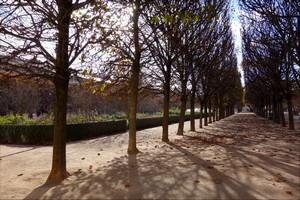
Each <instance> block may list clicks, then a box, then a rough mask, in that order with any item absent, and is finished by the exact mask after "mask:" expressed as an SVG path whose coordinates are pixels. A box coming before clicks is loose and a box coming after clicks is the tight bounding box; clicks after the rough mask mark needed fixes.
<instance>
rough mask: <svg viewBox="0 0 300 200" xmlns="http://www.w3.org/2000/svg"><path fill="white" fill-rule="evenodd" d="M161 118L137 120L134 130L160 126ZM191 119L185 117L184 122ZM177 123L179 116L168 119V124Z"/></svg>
mask: <svg viewBox="0 0 300 200" xmlns="http://www.w3.org/2000/svg"><path fill="white" fill-rule="evenodd" d="M199 117H200V116H199V115H196V116H195V118H199ZM162 119H163V118H162V117H154V118H143V119H137V122H136V123H137V124H136V128H137V129H138V130H142V129H146V128H152V127H157V126H162ZM190 119H191V116H190V115H186V116H185V119H184V120H185V121H188V120H190ZM178 122H179V116H170V117H169V124H174V123H178Z"/></svg>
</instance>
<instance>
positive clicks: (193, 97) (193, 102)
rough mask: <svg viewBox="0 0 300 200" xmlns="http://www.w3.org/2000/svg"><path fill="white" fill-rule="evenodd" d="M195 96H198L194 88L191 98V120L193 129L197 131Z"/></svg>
mask: <svg viewBox="0 0 300 200" xmlns="http://www.w3.org/2000/svg"><path fill="white" fill-rule="evenodd" d="M195 98H196V91H195V90H192V94H191V99H190V104H191V105H190V106H191V120H190V126H191V127H190V128H191V131H196V127H195Z"/></svg>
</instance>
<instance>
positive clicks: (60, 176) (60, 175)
mask: <svg viewBox="0 0 300 200" xmlns="http://www.w3.org/2000/svg"><path fill="white" fill-rule="evenodd" d="M69 176H70V174H69V173H68V172H67V171H65V172H60V171H58V172H53V171H51V173H50V174H49V176H48V178H47V181H46V183H50V184H51V183H60V182H62V181H63V180H65V179H66V178H68V177H69Z"/></svg>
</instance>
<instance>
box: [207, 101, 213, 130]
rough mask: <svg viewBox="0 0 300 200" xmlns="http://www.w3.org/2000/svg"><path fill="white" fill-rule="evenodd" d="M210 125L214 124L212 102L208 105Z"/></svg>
mask: <svg viewBox="0 0 300 200" xmlns="http://www.w3.org/2000/svg"><path fill="white" fill-rule="evenodd" d="M208 110H209V113H208V123H209V124H211V123H212V109H211V102H210V101H209V103H208Z"/></svg>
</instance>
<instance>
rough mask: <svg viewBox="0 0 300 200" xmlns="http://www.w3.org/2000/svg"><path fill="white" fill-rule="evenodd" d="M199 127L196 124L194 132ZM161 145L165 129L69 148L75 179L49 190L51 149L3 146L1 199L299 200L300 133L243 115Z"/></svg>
mask: <svg viewBox="0 0 300 200" xmlns="http://www.w3.org/2000/svg"><path fill="white" fill-rule="evenodd" d="M196 125H197V124H196ZM176 129H177V124H174V125H170V139H171V141H170V143H168V144H166V143H162V142H161V141H160V137H161V127H158V128H152V129H146V130H142V131H139V132H138V134H137V135H138V148H139V150H140V151H142V153H140V154H138V155H137V156H128V155H127V153H126V150H127V149H126V148H127V139H128V133H123V134H118V135H114V136H107V137H102V138H97V139H92V140H87V141H80V142H74V143H70V144H68V145H67V167H68V171H69V172H70V173H71V174H72V176H70V177H69V178H68V179H67V180H65V181H63V182H62V183H61V184H59V185H43V183H44V182H45V180H46V178H47V175H48V174H49V170H50V167H51V154H52V148H51V147H40V146H16V145H0V159H1V160H0V198H1V199H24V198H26V199H37V198H40V199H300V194H299V190H300V178H299V177H300V153H299V152H300V149H299V148H300V147H299V146H300V138H299V134H298V135H297V131H298V133H299V129H298V130H297V131H289V130H287V128H282V127H280V125H277V124H274V123H272V122H270V121H268V120H266V119H263V118H260V117H258V116H256V115H254V114H249V113H241V114H237V115H234V116H231V117H229V118H227V119H224V120H221V121H219V122H216V123H213V124H210V125H209V126H208V127H205V128H204V129H198V130H197V131H196V132H189V131H188V130H189V123H188V122H186V124H185V130H186V132H185V136H183V137H182V136H176Z"/></svg>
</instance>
